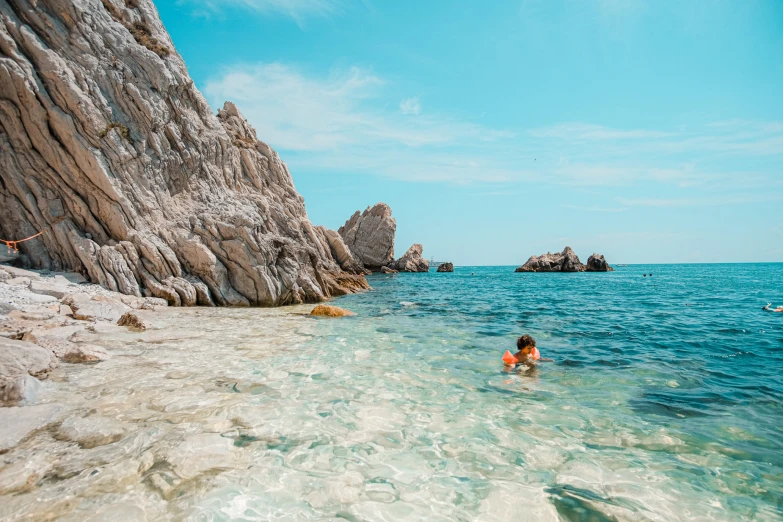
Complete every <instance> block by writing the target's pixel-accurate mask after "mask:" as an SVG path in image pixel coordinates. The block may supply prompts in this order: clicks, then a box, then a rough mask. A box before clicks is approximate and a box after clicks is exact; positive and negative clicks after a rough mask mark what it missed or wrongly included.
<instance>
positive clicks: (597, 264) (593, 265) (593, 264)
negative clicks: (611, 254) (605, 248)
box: [587, 254, 614, 272]
mask: <svg viewBox="0 0 783 522" xmlns="http://www.w3.org/2000/svg"><path fill="white" fill-rule="evenodd" d="M587 271H588V272H613V271H614V268H612V267H611V266H609V263H607V262H606V259H604V256H603V255H602V254H593V255H592V256H590V257H588V258H587Z"/></svg>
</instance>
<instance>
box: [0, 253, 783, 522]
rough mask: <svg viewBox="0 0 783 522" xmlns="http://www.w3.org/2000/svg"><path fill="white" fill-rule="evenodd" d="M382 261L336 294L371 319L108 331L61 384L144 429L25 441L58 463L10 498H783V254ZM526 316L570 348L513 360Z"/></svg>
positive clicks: (446, 512)
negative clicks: (95, 442)
mask: <svg viewBox="0 0 783 522" xmlns="http://www.w3.org/2000/svg"><path fill="white" fill-rule="evenodd" d="M471 272H475V275H473V276H471ZM651 272H652V273H653V277H652V278H650V277H646V278H644V277H642V273H648V274H649V273H651ZM370 282H371V285H372V286H373V288H374V289H375V290H374V291H373V292H371V293H367V294H362V295H356V296H346V297H344V298H340V299H337V300H335V302H334V304H336V305H338V306H343V307H346V308H349V309H351V310H353V311H355V312H357V313H358V314H359V315H358V316H357V317H353V318H345V319H339V320H328V319H311V318H308V317H303V316H300V315H296V314H298V313H304V312H307V311H309V309H310V308H311V307H293V308H288V309H277V310H227V309H221V310H205V309H200V310H171V311H168V312H166V313H164V314H162V315H161V317H160V318H159V320H158V321H156V322H157V323H158V326H160V327H161V328H160V329H158V330H152V331H148V332H144V333H141V334H139V333H136V334H134V333H128V332H124V331H122V330H120V329H110V330H111V331H107V332H104V333H102V334H100V335H96V336H95V339H94V340H93V341H94V342H95V343H96V344H103V345H104V346H106V347H107V348H109V349H110V350H111V352H112V353H113V354H115V357H114V358H113V359H111V360H110V361H107V362H104V363H101V364H99V365H95V366H92V367H85V366H83V365H68V366H64V367H63V368H62V369H61V370H59V372H58V375H55V376H54V379H53V380H52V382H48V383H47V384H46V387H45V390H44V394H43V396H42V399H43V400H44V401H45V402H60V403H63V404H65V405H66V407H67V408H69V410H70V412H71V415H81V416H87V417H95V416H101V417H105V418H110V419H113V420H116V421H119V422H121V423H122V425H123V426H124V427H125V430H126V435H125V436H124V437H123V438H122V439H121V440H120V441H119V442H115V443H113V444H109V445H106V446H100V447H97V448H92V449H82V448H79V447H78V446H76V445H74V444H73V443H69V442H67V441H58V440H56V439H55V438H54V437H53V436H52V433H53V432H51V431H50V432H41V433H39V434H37V435H36V436H35V437H33V438H32V439H30V440H28V441H27V442H25V443H24V444H23V445H22V446H20V447H19V448H17V449H16V450H14V452H13V453H12V454H9V455H8V456H6V457H11V458H32V457H33V456H36V455H37V456H39V457H40V456H41V455H43V456H44V457H45V458H46V459H47V460H48V462H50V465H51V466H52V470H53V471H51V472H50V473H49V474H47V476H46V478H44V479H43V481H42V482H41V484H40V485H39V487H38V488H37V489H35V490H33V491H32V492H30V493H24V494H17V495H13V496H9V497H5V498H2V499H0V500H1V502H0V517H6V518H9V519H13V518H20V517H21V516H23V515H25V514H26V515H29V516H31V517H32V518H44V517H43V516H42V515H44V514H48V516H50V518H56V517H61V519H63V520H84V519H85V518H86V515H87V514H94V513H96V512H98V513H99V514H100V510H105V511H104V512H103V515H102V516H100V517H99V519H100V518H104V519H105V518H107V516H108V515H107V513H108V514H110V512H112V510H114V511H113V512H123V513H136V514H137V515H138V514H139V513H140V512H142V511H143V512H144V513H145V516H146V518H147V519H149V520H162V519H174V520H230V519H239V520H338V519H347V520H354V521H359V520H423V519H427V520H511V519H514V520H518V519H521V520H558V519H560V520H569V521H579V520H587V521H609V520H666V521H669V520H742V519H744V520H780V519H781V511H782V510H783V441H781V435H783V429H782V428H781V424H783V423H782V422H781V421H783V372H782V371H781V370H783V314H773V313H765V312H762V311H761V307H762V306H763V305H764V304H766V303H767V302H769V301H773V304H783V294H781V288H783V285H782V284H781V283H783V264H769V265H764V264H758V265H669V266H662V265H656V266H638V265H637V266H630V267H621V268H618V270H617V272H614V273H609V274H516V273H513V267H491V268H487V267H483V268H482V267H474V268H471V267H467V268H460V267H457V268H456V271H455V273H453V274H437V273H435V272H431V273H429V274H400V275H398V276H372V277H371V278H370ZM522 333H530V334H531V335H533V336H534V337H535V338H536V339H537V340H538V345H539V348H540V350H541V352H542V355H543V356H544V357H551V358H553V359H554V360H555V362H552V363H543V364H541V365H540V366H539V368H538V369H537V370H536V371H535V372H533V373H526V374H518V373H515V372H511V373H509V372H505V371H503V368H502V365H501V364H500V360H499V359H500V356H501V354H502V353H503V351H504V350H506V349H507V348H513V344H514V340H515V339H516V337H517V336H518V335H521V334H522ZM183 441H188V442H187V444H189V445H190V446H188V445H186V446H185V447H184V448H183V444H184V443H183ZM221 441H227V444H228V446H227V447H224V446H222V445H221ZM199 444H202V445H201V446H199ZM193 447H195V448H196V450H195V451H193V452H192V453H188V448H193ZM205 460H206V461H208V462H206V463H205V462H203V461H205ZM183 462H186V463H187V465H186V464H183ZM96 477H97V478H96ZM155 477H157V478H155ZM183 477H184V478H183ZM158 479H160V480H163V481H164V482H165V483H166V484H167V485H161V482H160V480H158ZM139 516H140V515H139ZM139 519H141V518H139Z"/></svg>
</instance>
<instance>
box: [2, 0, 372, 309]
mask: <svg viewBox="0 0 783 522" xmlns="http://www.w3.org/2000/svg"><path fill="white" fill-rule="evenodd" d="M0 13H1V15H0V34H2V35H3V36H2V38H0V40H1V41H2V45H1V47H2V53H0V54H1V56H2V58H1V60H2V62H3V67H2V70H3V74H4V76H3V78H2V81H0V100H2V104H0V120H2V122H3V124H2V130H1V131H0V149H2V153H0V172H2V178H3V183H1V184H0V235H1V236H2V237H10V238H22V237H28V236H32V235H34V234H36V233H38V232H41V231H43V232H44V233H43V234H41V235H39V236H37V237H35V238H34V239H31V240H29V241H26V242H24V243H21V244H20V245H19V246H20V248H21V250H22V254H23V256H24V259H25V261H27V262H29V263H30V264H31V265H32V266H33V267H36V268H45V269H50V270H73V271H77V272H81V273H85V274H89V278H90V280H91V281H92V282H93V283H97V284H100V285H101V286H103V287H105V288H107V289H109V290H113V291H116V292H120V293H123V294H128V295H133V296H137V297H141V296H142V295H145V296H146V295H150V296H154V297H159V298H163V299H165V300H166V301H167V302H168V303H169V304H170V305H175V306H178V305H195V304H202V305H209V304H216V305H235V306H248V305H258V306H274V305H285V304H300V303H305V302H318V301H322V300H324V299H327V298H329V297H332V296H334V295H340V293H346V292H354V291H357V290H362V289H366V288H367V283H366V281H365V280H364V278H363V276H360V275H355V274H347V273H346V272H344V271H343V270H342V269H341V267H340V265H339V264H338V263H337V262H336V260H335V259H334V258H333V256H332V254H331V252H330V251H329V249H327V248H324V246H323V244H322V243H321V242H320V240H319V238H318V237H317V233H316V232H315V231H314V228H313V225H312V224H311V222H310V220H309V218H308V217H307V212H306V211H305V206H304V200H303V198H302V197H301V196H300V195H299V194H298V193H297V192H296V189H295V187H294V183H293V180H292V178H291V174H290V172H289V171H288V168H287V167H286V165H285V163H283V161H282V160H281V159H280V157H279V156H278V155H277V153H276V152H275V151H274V150H272V148H271V147H269V146H268V145H267V144H265V143H264V142H262V141H260V140H259V139H258V137H257V136H256V132H255V130H254V129H253V128H252V127H251V126H250V125H249V124H248V122H247V120H245V118H244V117H243V116H242V115H241V114H240V112H239V110H238V109H237V108H236V106H234V105H233V104H232V103H230V102H226V103H225V104H224V105H223V108H222V109H220V110H219V111H218V114H217V115H215V113H214V112H213V111H212V109H211V108H210V106H209V104H208V103H207V101H206V100H205V99H204V97H203V96H202V94H201V93H200V92H199V90H198V89H197V88H196V86H195V84H194V82H193V80H192V79H191V78H190V76H189V75H188V72H187V68H186V66H185V63H184V62H183V60H182V58H181V57H180V55H179V54H178V53H177V52H176V49H175V48H174V44H173V42H172V41H171V38H170V37H169V35H168V34H167V32H166V30H165V28H164V27H163V24H162V22H161V20H160V18H159V16H158V12H157V9H156V8H155V5H154V3H153V2H152V0H125V1H122V0H102V1H97V0H90V1H79V2H68V1H63V0H35V1H33V0H8V1H4V2H2V4H0ZM19 257H20V258H21V257H22V256H21V255H20V256H19ZM4 270H5V269H4ZM5 271H10V272H11V273H12V275H13V276H14V277H30V278H31V279H33V278H36V279H37V277H36V276H29V275H28V274H25V273H23V272H20V271H16V270H5ZM345 276H351V277H345ZM344 282H347V283H350V284H349V285H344V284H343V283H344ZM120 315H121V314H120ZM118 318H119V316H117V317H114V318H113V319H112V321H116V320H117V319H118Z"/></svg>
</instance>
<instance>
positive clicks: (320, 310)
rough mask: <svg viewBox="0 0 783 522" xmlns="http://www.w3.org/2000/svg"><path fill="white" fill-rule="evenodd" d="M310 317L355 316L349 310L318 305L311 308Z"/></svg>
mask: <svg viewBox="0 0 783 522" xmlns="http://www.w3.org/2000/svg"><path fill="white" fill-rule="evenodd" d="M310 315H315V316H318V317H347V316H350V315H356V314H355V313H353V312H351V311H350V310H346V309H344V308H339V307H337V306H329V305H318V306H316V307H315V308H313V310H312V312H310Z"/></svg>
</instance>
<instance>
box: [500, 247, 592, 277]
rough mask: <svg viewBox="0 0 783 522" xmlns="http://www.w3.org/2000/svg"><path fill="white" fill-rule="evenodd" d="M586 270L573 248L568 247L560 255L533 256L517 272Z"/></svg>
mask: <svg viewBox="0 0 783 522" xmlns="http://www.w3.org/2000/svg"><path fill="white" fill-rule="evenodd" d="M585 270H586V267H585V265H583V264H582V262H581V261H579V258H578V257H577V255H576V254H575V253H574V251H573V250H571V247H568V246H567V247H565V249H564V250H563V251H562V252H560V253H555V254H550V253H547V254H544V255H541V256H531V257H530V259H528V260H527V262H526V263H525V264H524V265H522V266H520V267H519V268H517V269H516V270H515V272H584V271H585Z"/></svg>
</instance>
